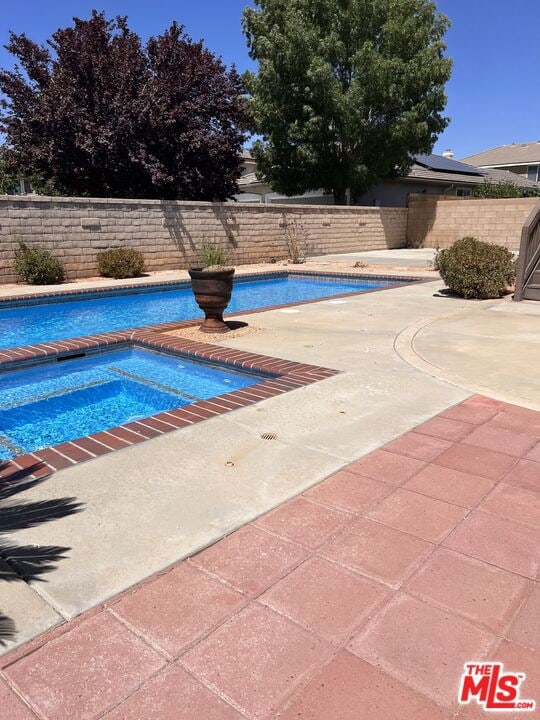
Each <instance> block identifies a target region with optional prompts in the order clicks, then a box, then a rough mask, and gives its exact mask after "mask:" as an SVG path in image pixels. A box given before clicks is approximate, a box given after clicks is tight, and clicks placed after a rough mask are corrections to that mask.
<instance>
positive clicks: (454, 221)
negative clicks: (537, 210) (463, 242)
mask: <svg viewBox="0 0 540 720" xmlns="http://www.w3.org/2000/svg"><path fill="white" fill-rule="evenodd" d="M537 202H538V198H512V199H507V200H476V199H471V198H469V199H467V198H458V197H451V196H446V195H445V196H442V195H410V196H409V219H408V223H407V244H408V245H409V246H410V247H425V248H446V247H450V245H452V244H453V243H454V242H455V241H456V240H459V239H460V238H462V237H465V236H466V235H473V236H474V237H476V238H478V239H479V240H485V241H486V242H491V243H495V244H497V245H504V246H505V247H507V248H508V249H509V250H519V241H520V235H521V228H522V226H523V223H524V222H525V220H526V219H527V217H528V215H529V214H530V212H531V210H532V209H533V207H534V206H535V205H536V203H537Z"/></svg>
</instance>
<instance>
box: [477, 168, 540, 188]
mask: <svg viewBox="0 0 540 720" xmlns="http://www.w3.org/2000/svg"><path fill="white" fill-rule="evenodd" d="M484 174H485V178H486V179H485V180H484V182H494V183H499V182H509V183H512V185H517V186H518V187H523V188H535V189H536V190H540V183H537V182H533V181H532V180H529V179H527V178H526V177H523V176H522V175H516V173H513V172H510V170H499V169H498V168H487V169H486V170H484Z"/></svg>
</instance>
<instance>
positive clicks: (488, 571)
mask: <svg viewBox="0 0 540 720" xmlns="http://www.w3.org/2000/svg"><path fill="white" fill-rule="evenodd" d="M529 591H530V583H529V582H528V581H527V580H525V578H522V577H520V576H519V575H514V574H513V573H509V572H506V571H505V570H500V569H499V568H496V567H494V566H493V565H488V564H487V563H483V562H480V561H479V560H474V559H473V558H470V557H468V556H467V555H461V554H460V553H455V552H453V551H451V550H445V549H443V548H440V549H437V550H436V551H435V552H434V553H433V555H432V556H431V557H430V558H429V559H428V560H427V562H426V563H425V564H424V565H423V566H422V567H421V568H420V570H419V571H418V572H417V573H416V574H415V575H414V577H413V578H412V579H411V580H410V581H409V582H408V583H407V592H408V593H410V594H412V595H416V596H417V597H419V598H420V599H421V600H424V602H429V603H432V604H434V605H436V606H437V607H440V608H441V609H443V610H448V611H449V612H453V613H458V614H459V615H462V616H463V617H464V618H465V619H467V620H470V621H471V622H474V623H476V624H477V625H482V626H483V627H485V628H486V629H488V630H491V631H492V632H494V633H496V634H502V633H503V632H504V630H505V629H506V628H507V627H508V624H509V623H510V621H511V619H512V618H513V617H515V615H516V613H517V611H518V609H519V607H520V606H521V604H522V603H523V600H524V599H525V598H526V597H527V594H528V593H529Z"/></svg>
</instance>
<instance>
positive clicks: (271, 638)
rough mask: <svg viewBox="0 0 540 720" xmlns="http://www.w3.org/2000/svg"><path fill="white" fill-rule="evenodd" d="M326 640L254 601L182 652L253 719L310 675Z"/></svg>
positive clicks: (324, 656)
mask: <svg viewBox="0 0 540 720" xmlns="http://www.w3.org/2000/svg"><path fill="white" fill-rule="evenodd" d="M330 657H331V649H330V646H329V645H327V644H326V643H325V642H324V641H322V640H320V639H319V638H318V637H316V636H315V635H312V634H311V633H308V632H306V631H305V630H302V629H301V628H299V627H298V626H297V625H295V624H293V623H292V622H290V621H289V620H287V619H285V618H283V617H281V615H278V614H277V613H275V612H273V611H272V610H270V609H269V608H266V607H262V606H260V605H257V604H252V605H251V606H249V607H248V608H246V609H245V610H243V611H242V612H241V613H239V614H238V615H236V616H235V617H234V618H233V619H232V620H230V621H229V622H227V623H226V624H225V625H222V626H221V627H220V628H218V630H216V631H215V632H214V633H212V635H210V636H209V637H208V638H206V639H205V640H203V641H202V642H200V643H199V644H198V645H197V646H196V647H195V648H193V649H192V650H190V651H189V652H188V653H186V654H185V655H183V656H182V659H181V662H182V664H183V665H185V666H186V667H187V668H188V669H189V670H190V672H192V673H193V674H194V675H195V676H196V677H199V678H201V679H203V680H204V682H205V683H208V684H209V685H210V687H212V688H214V689H215V690H217V692H218V693H219V695H220V696H221V697H223V698H225V699H227V700H229V701H231V702H232V704H233V705H234V706H235V707H238V708H240V709H241V710H242V711H243V712H244V714H246V715H247V716H248V717H250V718H253V719H254V720H259V718H266V717H267V716H268V715H270V713H272V712H275V711H276V710H277V709H278V708H279V707H282V706H283V705H284V704H285V703H286V702H287V701H288V699H289V698H290V697H291V696H292V695H293V694H294V693H295V692H296V691H298V690H299V689H300V688H302V687H303V686H304V685H305V684H307V683H308V682H309V680H311V678H312V677H313V676H314V675H316V674H317V672H319V671H320V670H321V668H322V667H323V666H324V665H325V664H326V663H327V662H328V660H329V659H330Z"/></svg>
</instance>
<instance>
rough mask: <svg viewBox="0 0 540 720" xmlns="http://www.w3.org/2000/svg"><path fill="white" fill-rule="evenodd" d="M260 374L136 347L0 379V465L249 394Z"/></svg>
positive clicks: (12, 373) (57, 362)
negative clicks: (212, 400)
mask: <svg viewBox="0 0 540 720" xmlns="http://www.w3.org/2000/svg"><path fill="white" fill-rule="evenodd" d="M265 377H268V376H264V375H262V374H254V373H248V372H246V371H239V372H236V371H235V370H231V369H230V368H228V367H227V368H225V367H220V366H219V365H212V364H208V363H198V362H193V361H192V360H187V359H184V358H182V357H179V356H174V355H167V354H164V353H158V352H153V351H149V350H145V349H142V348H128V349H118V350H106V351H104V352H100V353H97V354H91V355H87V356H85V357H80V358H75V359H69V358H68V359H60V360H57V359H56V360H52V361H47V362H44V363H41V364H39V365H33V366H30V367H28V368H25V369H15V370H10V371H7V372H5V373H3V374H0V461H3V460H9V459H11V458H13V457H16V456H18V455H22V454H25V453H31V452H34V451H36V450H40V449H42V448H47V447H51V446H54V445H58V444H60V443H63V442H67V441H70V440H76V439H77V438H81V437H85V436H88V435H91V434H93V433H96V432H99V431H102V430H108V429H110V428H113V427H116V426H119V425H123V424H125V423H129V422H132V421H136V420H140V419H142V418H146V417H149V416H151V415H154V414H156V413H160V412H166V411H168V410H173V409H175V408H181V407H183V406H186V405H190V404H192V403H195V402H198V401H200V400H207V399H209V398H213V397H216V396H218V395H222V394H224V393H229V392H232V391H234V390H240V389H243V388H247V387H250V386H252V385H255V384H257V383H259V382H261V380H262V379H265Z"/></svg>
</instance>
